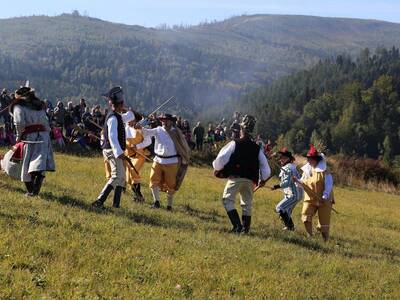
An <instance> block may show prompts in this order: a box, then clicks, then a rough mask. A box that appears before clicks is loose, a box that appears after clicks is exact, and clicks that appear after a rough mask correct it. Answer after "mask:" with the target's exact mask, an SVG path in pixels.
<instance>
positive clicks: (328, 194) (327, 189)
mask: <svg viewBox="0 0 400 300" xmlns="http://www.w3.org/2000/svg"><path fill="white" fill-rule="evenodd" d="M301 169H302V171H303V175H302V177H301V179H300V180H297V178H296V177H293V179H294V180H295V181H296V182H298V183H300V184H301V185H302V187H303V188H304V192H305V193H304V204H303V210H302V221H303V223H304V226H305V229H306V231H307V233H308V234H309V235H310V236H312V235H313V224H312V220H313V217H314V216H315V214H317V213H318V226H317V230H318V231H319V232H321V234H322V237H323V239H324V240H325V241H327V240H328V239H329V228H330V220H331V212H332V204H333V203H334V196H333V191H332V189H333V178H332V174H331V173H330V172H329V171H328V169H327V164H326V158H325V155H324V154H323V153H320V152H318V151H317V149H316V148H315V147H314V145H310V150H309V151H308V153H307V164H306V165H304V166H303V167H302V168H301Z"/></svg>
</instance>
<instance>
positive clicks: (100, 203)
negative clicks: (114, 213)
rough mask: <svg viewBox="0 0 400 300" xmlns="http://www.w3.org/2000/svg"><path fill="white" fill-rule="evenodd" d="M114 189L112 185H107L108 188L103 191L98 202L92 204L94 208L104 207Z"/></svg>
mask: <svg viewBox="0 0 400 300" xmlns="http://www.w3.org/2000/svg"><path fill="white" fill-rule="evenodd" d="M113 189H114V188H113V186H112V185H110V184H106V186H105V187H104V188H103V190H102V191H101V193H100V195H99V197H98V198H97V200H96V201H94V202H93V203H92V206H93V207H103V204H104V202H106V200H107V197H108V195H110V193H111V191H112V190H113Z"/></svg>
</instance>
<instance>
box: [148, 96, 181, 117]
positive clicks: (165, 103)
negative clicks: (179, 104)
mask: <svg viewBox="0 0 400 300" xmlns="http://www.w3.org/2000/svg"><path fill="white" fill-rule="evenodd" d="M174 98H175V96H172V97H170V98H169V99H167V100H166V101H165V102H164V103H163V104H161V105H160V106H159V107H157V108H156V109H155V110H154V111H153V112H151V113H150V115H149V116H151V115H154V114H155V113H156V112H158V111H159V110H160V109H161V108H163V107H164V106H165V105H167V104H168V102H170V101H171V100H172V99H174Z"/></svg>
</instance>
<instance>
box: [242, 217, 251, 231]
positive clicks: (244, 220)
mask: <svg viewBox="0 0 400 300" xmlns="http://www.w3.org/2000/svg"><path fill="white" fill-rule="evenodd" d="M242 223H243V231H242V232H243V233H246V234H247V233H250V225H251V216H243V215H242Z"/></svg>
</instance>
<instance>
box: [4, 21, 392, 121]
mask: <svg viewBox="0 0 400 300" xmlns="http://www.w3.org/2000/svg"><path fill="white" fill-rule="evenodd" d="M399 44H400V24H393V23H387V22H380V21H372V20H354V19H337V18H319V17H306V16H278V15H253V16H241V17H234V18H231V19H228V20H225V21H223V22H215V23H209V24H201V25H199V26H192V27H174V28H164V29H161V28H159V29H154V28H144V27H140V26H127V25H122V24H115V23H110V22H105V21H102V20H99V19H94V18H89V17H83V16H80V15H79V14H63V15H60V16H57V17H46V16H34V17H22V18H13V19H4V20H0V68H1V72H0V86H8V87H10V88H15V87H16V86H17V82H18V83H19V84H20V83H22V82H24V81H25V80H26V79H30V81H31V83H32V85H33V86H34V87H35V88H36V89H37V90H38V92H39V95H40V96H42V97H43V98H49V99H51V100H54V99H55V98H58V97H61V98H63V99H73V100H76V99H78V98H79V97H85V98H87V99H88V100H89V101H92V102H100V101H101V99H100V98H99V96H98V95H100V93H101V92H103V91H104V90H105V89H107V88H108V87H109V86H111V85H113V84H120V85H122V86H124V87H125V90H126V94H127V98H128V101H129V102H130V104H131V105H134V106H136V107H138V108H139V109H140V110H144V111H146V110H147V111H148V110H149V109H150V108H152V107H154V105H155V102H157V101H161V99H165V98H167V97H169V96H171V95H175V96H176V98H177V101H176V103H177V104H176V106H175V107H174V109H175V110H177V111H179V112H180V113H183V114H184V115H185V116H193V115H195V114H197V113H198V112H199V111H204V109H210V106H215V104H219V105H221V104H223V103H225V101H226V100H229V99H230V98H232V97H233V98H238V97H240V96H242V95H244V94H245V93H247V92H248V91H250V90H252V89H253V88H255V87H257V86H259V85H260V84H265V83H269V82H272V81H273V80H275V79H277V78H279V77H281V76H283V75H287V74H292V73H293V72H295V71H298V70H301V69H304V68H308V67H311V66H312V65H314V64H315V63H317V62H318V61H319V60H320V59H325V58H327V57H331V56H333V55H337V54H338V53H350V54H352V55H355V54H357V53H359V51H360V50H361V49H363V48H365V47H370V48H372V49H375V48H376V47H377V46H379V45H384V46H388V47H391V46H392V45H399Z"/></svg>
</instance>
